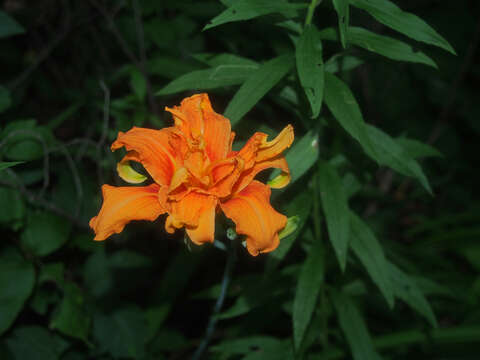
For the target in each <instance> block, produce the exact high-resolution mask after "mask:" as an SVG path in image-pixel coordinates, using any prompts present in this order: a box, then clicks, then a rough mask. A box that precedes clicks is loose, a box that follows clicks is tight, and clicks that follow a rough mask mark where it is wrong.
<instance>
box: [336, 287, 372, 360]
mask: <svg viewBox="0 0 480 360" xmlns="http://www.w3.org/2000/svg"><path fill="white" fill-rule="evenodd" d="M332 302H333V304H334V305H335V309H336V310H337V315H338V321H339V323H340V327H341V328H342V330H343V333H344V334H345V337H346V338H347V342H348V344H349V345H350V350H351V353H352V355H353V359H354V360H372V359H377V358H378V357H379V356H378V354H377V353H376V352H375V349H374V348H373V343H372V338H371V337H370V333H369V332H368V328H367V325H366V324H365V320H364V319H363V316H362V314H361V313H360V311H359V310H358V308H357V306H356V305H355V303H354V302H353V301H352V299H351V298H350V297H348V296H347V295H346V294H343V293H338V292H336V293H333V294H332Z"/></svg>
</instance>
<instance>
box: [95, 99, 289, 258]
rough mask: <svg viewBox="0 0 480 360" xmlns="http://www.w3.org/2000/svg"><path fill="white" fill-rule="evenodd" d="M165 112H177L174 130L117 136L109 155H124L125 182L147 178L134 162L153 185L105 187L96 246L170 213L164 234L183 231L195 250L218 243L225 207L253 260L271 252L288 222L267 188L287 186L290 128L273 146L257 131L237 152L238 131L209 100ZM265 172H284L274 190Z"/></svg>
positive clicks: (193, 101)
mask: <svg viewBox="0 0 480 360" xmlns="http://www.w3.org/2000/svg"><path fill="white" fill-rule="evenodd" d="M166 110H167V111H169V112H170V113H172V114H173V118H174V120H175V125H174V126H173V127H168V128H164V129H161V130H152V129H144V128H137V127H134V128H132V129H131V130H129V131H128V132H126V133H123V132H119V134H118V138H117V140H116V141H115V142H114V143H113V144H112V151H114V150H117V149H119V148H121V147H125V148H126V150H127V154H126V155H125V157H124V158H123V159H122V160H121V161H120V162H119V163H118V166H117V171H118V174H119V175H120V177H121V178H122V179H124V180H125V181H127V182H129V183H141V182H143V181H145V180H146V177H145V176H143V175H141V174H139V173H137V172H135V170H133V169H132V168H131V167H130V165H129V162H130V161H136V162H140V163H141V164H142V165H143V166H144V167H145V169H146V170H147V171H148V173H149V174H150V175H151V177H152V178H153V180H154V183H153V184H151V185H148V186H130V187H114V186H110V185H103V187H102V192H103V205H102V208H101V210H100V212H99V214H98V215H97V216H95V217H94V218H92V219H91V220H90V227H91V228H92V229H93V230H94V231H95V235H96V236H95V240H105V239H106V238H108V237H109V236H110V235H112V234H114V233H120V232H121V231H122V230H123V228H124V227H125V225H126V224H127V223H128V222H130V221H132V220H150V221H154V220H155V219H156V218H157V217H158V216H159V215H161V214H163V213H168V217H167V219H166V222H165V229H166V231H167V232H169V233H173V232H174V231H175V230H176V229H179V228H182V227H184V228H185V229H186V232H187V234H188V236H189V237H190V239H191V240H192V241H193V242H194V243H195V244H203V243H206V242H213V241H214V229H215V214H216V212H217V211H218V210H219V209H221V210H222V211H223V212H224V213H225V215H226V216H227V217H228V218H230V219H232V220H233V222H234V223H235V224H236V231H237V233H239V234H243V235H246V241H247V249H248V251H249V252H250V254H252V255H258V254H259V253H263V252H269V251H272V250H274V249H275V248H276V247H277V246H278V244H279V238H278V232H279V231H280V230H282V229H283V228H284V227H285V225H286V222H287V218H286V217H285V216H284V215H282V214H279V213H278V212H277V211H275V210H274V209H273V208H272V206H271V205H270V187H273V188H281V187H284V186H285V185H287V184H288V182H289V181H290V172H289V169H288V165H287V162H286V161H285V158H284V157H283V156H282V155H281V153H282V152H283V151H284V150H285V149H286V148H288V147H289V146H290V145H291V144H292V142H293V137H294V136H293V128H292V126H291V125H288V126H287V127H285V128H284V129H283V130H282V132H281V133H280V134H279V135H278V136H277V137H276V138H275V139H274V140H272V141H267V134H264V133H261V132H257V133H255V134H254V135H253V136H252V137H251V138H250V139H249V140H248V142H247V143H246V144H245V146H244V147H243V148H242V149H241V150H240V151H232V143H233V139H234V137H235V133H234V132H233V131H231V126H230V121H229V120H228V119H227V118H225V117H223V116H222V115H220V114H217V113H216V112H215V111H214V110H213V109H212V106H211V104H210V100H209V99H208V95H207V94H197V95H194V96H191V97H189V98H186V99H184V100H183V101H182V102H181V105H180V106H175V107H174V108H173V109H170V108H166ZM268 168H279V169H280V170H281V171H282V174H281V175H280V176H278V177H277V178H276V179H275V180H274V181H273V182H271V183H270V187H269V186H267V185H265V184H263V183H261V182H259V181H257V180H254V178H255V176H256V175H257V174H258V173H259V172H260V171H262V170H264V169H268Z"/></svg>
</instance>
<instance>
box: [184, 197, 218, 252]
mask: <svg viewBox="0 0 480 360" xmlns="http://www.w3.org/2000/svg"><path fill="white" fill-rule="evenodd" d="M216 207H217V202H216V201H215V202H211V203H209V204H208V205H207V206H206V207H205V208H204V209H203V210H202V213H201V214H200V217H199V219H198V226H197V227H190V226H187V227H186V228H185V229H186V231H187V234H188V236H189V237H190V240H192V242H193V243H195V244H197V245H202V244H205V243H207V242H209V243H213V241H214V240H215V209H216Z"/></svg>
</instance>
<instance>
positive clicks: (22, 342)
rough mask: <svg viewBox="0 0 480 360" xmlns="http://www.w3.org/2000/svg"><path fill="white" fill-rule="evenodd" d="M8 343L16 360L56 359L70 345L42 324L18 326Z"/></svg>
mask: <svg viewBox="0 0 480 360" xmlns="http://www.w3.org/2000/svg"><path fill="white" fill-rule="evenodd" d="M6 343H7V347H8V349H9V350H10V352H11V353H12V354H13V356H14V359H15V360H23V359H35V360H56V359H60V355H61V354H62V353H63V352H64V351H65V350H66V348H67V347H68V343H66V342H65V340H63V339H62V338H60V337H58V336H56V335H53V334H52V333H50V332H49V331H48V330H47V329H45V328H42V327H40V326H23V327H20V328H16V329H15V330H14V331H13V333H12V335H11V336H10V337H9V338H8V339H7V340H6Z"/></svg>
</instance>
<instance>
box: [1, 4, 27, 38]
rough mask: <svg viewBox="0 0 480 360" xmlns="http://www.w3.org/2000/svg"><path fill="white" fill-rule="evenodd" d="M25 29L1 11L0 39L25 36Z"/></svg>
mask: <svg viewBox="0 0 480 360" xmlns="http://www.w3.org/2000/svg"><path fill="white" fill-rule="evenodd" d="M24 32H25V29H24V28H23V26H22V25H20V24H19V23H18V22H17V21H15V20H14V19H13V18H11V17H10V16H8V15H7V13H5V11H1V10H0V38H4V37H7V36H12V35H17V34H23V33H24Z"/></svg>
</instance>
